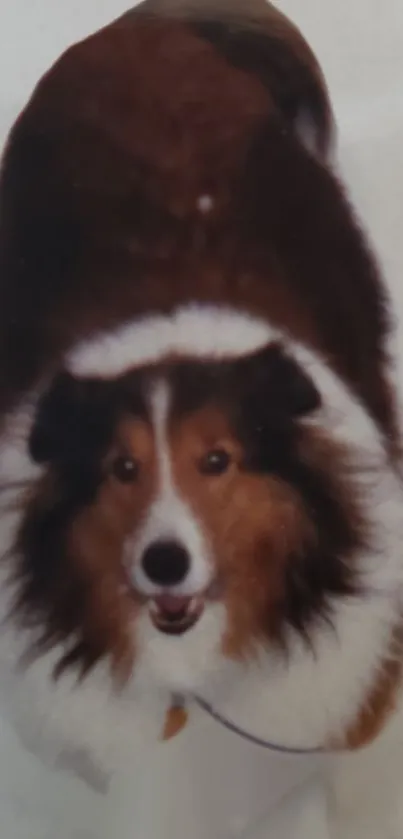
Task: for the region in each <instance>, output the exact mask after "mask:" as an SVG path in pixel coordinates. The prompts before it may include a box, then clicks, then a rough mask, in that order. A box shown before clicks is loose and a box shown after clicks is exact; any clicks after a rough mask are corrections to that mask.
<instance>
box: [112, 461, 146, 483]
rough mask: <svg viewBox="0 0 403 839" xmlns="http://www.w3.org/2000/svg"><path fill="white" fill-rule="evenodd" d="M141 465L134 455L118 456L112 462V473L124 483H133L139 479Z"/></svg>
mask: <svg viewBox="0 0 403 839" xmlns="http://www.w3.org/2000/svg"><path fill="white" fill-rule="evenodd" d="M139 471H140V465H139V462H138V461H137V460H135V459H134V458H133V457H124V456H120V457H117V458H116V460H115V461H114V462H113V464H112V473H113V475H114V476H115V478H117V480H118V481H120V482H121V483H122V484H132V483H134V481H136V480H137V478H138V474H139Z"/></svg>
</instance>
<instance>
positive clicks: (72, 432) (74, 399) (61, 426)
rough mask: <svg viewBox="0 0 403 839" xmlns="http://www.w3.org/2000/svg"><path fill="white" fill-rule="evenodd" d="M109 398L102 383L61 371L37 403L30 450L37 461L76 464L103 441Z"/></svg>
mask: <svg viewBox="0 0 403 839" xmlns="http://www.w3.org/2000/svg"><path fill="white" fill-rule="evenodd" d="M110 415H111V400H110V399H109V400H106V399H105V396H104V393H103V390H102V386H101V387H100V386H99V385H98V383H96V382H90V383H88V382H80V381H79V380H77V379H75V378H74V377H73V376H71V375H70V374H69V373H61V374H60V375H58V376H57V377H56V379H55V380H54V382H53V383H52V385H51V386H50V388H49V389H48V390H47V391H46V393H45V394H44V395H43V396H42V399H41V400H40V402H39V405H38V410H37V414H36V418H35V422H34V425H33V428H32V430H31V435H30V439H29V451H30V454H31V457H32V458H33V460H35V461H36V462H37V463H55V462H58V463H62V462H64V463H77V462H80V461H81V460H82V459H83V460H86V459H87V458H88V456H89V455H90V453H91V452H93V451H94V449H95V448H96V449H98V448H100V447H101V446H102V444H103V443H104V442H105V438H106V434H107V431H108V430H109V429H110V420H111V416H110Z"/></svg>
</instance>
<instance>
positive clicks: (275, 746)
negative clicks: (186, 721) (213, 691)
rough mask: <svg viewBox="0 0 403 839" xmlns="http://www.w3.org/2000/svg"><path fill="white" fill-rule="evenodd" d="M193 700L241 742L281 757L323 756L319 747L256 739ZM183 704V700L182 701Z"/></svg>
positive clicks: (217, 713) (202, 701)
mask: <svg viewBox="0 0 403 839" xmlns="http://www.w3.org/2000/svg"><path fill="white" fill-rule="evenodd" d="M193 699H194V701H195V702H196V704H197V705H198V706H199V708H201V709H202V710H203V711H205V713H206V714H208V715H209V716H210V717H212V719H213V720H215V721H216V722H218V723H219V724H220V725H222V726H223V727H224V728H226V729H227V731H231V732H232V733H233V734H237V735H238V737H241V738H242V739H243V740H247V741H248V742H249V743H253V744H254V745H255V746H260V748H263V749H269V751H271V752H276V753H277V754H283V755H317V754H324V753H325V749H323V748H321V747H320V746H317V747H311V748H302V747H297V746H282V745H280V743H273V742H272V741H270V740H264V739H263V738H262V737H256V736H255V735H254V734H249V732H247V731H244V729H243V728H240V727H239V726H238V725H236V724H235V723H233V722H231V721H230V720H228V719H227V718H226V717H224V716H223V715H222V714H220V713H219V711H216V709H215V708H213V706H212V705H210V703H209V702H207V701H206V700H205V699H202V697H201V696H197V695H193ZM182 703H183V700H182Z"/></svg>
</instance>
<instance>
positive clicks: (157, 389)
mask: <svg viewBox="0 0 403 839" xmlns="http://www.w3.org/2000/svg"><path fill="white" fill-rule="evenodd" d="M150 406H151V416H152V422H153V428H154V435H155V444H156V454H157V463H158V490H157V495H156V497H155V499H154V501H153V503H152V504H151V507H150V509H149V511H148V513H147V515H146V518H145V520H144V523H143V526H142V528H141V530H140V533H139V535H138V536H137V538H136V540H135V543H134V545H133V543H132V545H131V546H130V548H129V556H128V562H129V563H130V562H131V563H132V566H133V571H132V573H133V580H134V584H135V586H136V588H137V589H139V590H140V591H141V592H142V593H143V594H146V595H156V594H158V593H160V591H161V587H160V586H158V585H155V584H154V583H152V582H151V580H149V578H148V577H147V576H146V574H145V573H144V571H143V568H142V564H141V560H142V557H143V555H144V551H146V550H147V548H148V547H149V546H150V545H152V544H153V543H155V542H167V541H173V542H178V543H179V544H180V545H181V546H183V547H184V548H186V550H187V551H188V553H189V559H190V568H189V572H188V574H187V576H186V578H185V579H184V581H183V582H182V583H180V584H178V585H176V586H172V587H171V591H172V592H173V593H175V594H178V595H193V594H196V593H198V592H201V591H203V590H204V589H205V588H206V587H207V585H208V584H209V582H210V580H211V576H212V567H211V563H210V561H209V555H208V548H207V544H206V539H205V537H204V536H203V533H202V529H201V526H200V524H199V523H198V521H197V520H196V518H195V515H194V513H193V512H192V510H191V508H190V507H189V506H188V504H187V503H186V501H185V499H183V498H182V497H181V496H180V493H179V491H178V489H177V487H176V486H175V483H174V480H173V475H172V460H171V453H170V450H169V443H168V437H167V424H168V420H169V408H170V393H169V388H168V385H167V384H166V383H165V382H164V381H158V382H157V383H155V384H154V386H153V389H152V392H151V397H150Z"/></svg>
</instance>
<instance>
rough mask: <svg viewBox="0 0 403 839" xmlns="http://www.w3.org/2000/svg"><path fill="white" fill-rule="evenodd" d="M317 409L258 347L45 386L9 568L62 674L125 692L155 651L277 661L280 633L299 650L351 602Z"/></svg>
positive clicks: (349, 558) (338, 450)
mask: <svg viewBox="0 0 403 839" xmlns="http://www.w3.org/2000/svg"><path fill="white" fill-rule="evenodd" d="M320 404H321V395H320V393H319V392H318V390H317V388H316V386H315V384H314V382H313V381H312V380H311V378H310V377H309V375H308V374H307V373H305V372H304V370H303V368H302V367H301V366H300V365H299V364H298V363H297V361H295V360H294V359H293V358H292V357H291V356H289V355H288V354H287V352H286V351H285V350H284V349H283V347H282V346H281V345H279V344H276V343H272V344H269V345H268V346H266V347H264V348H263V349H262V350H259V351H257V352H255V353H253V354H251V355H247V356H244V357H242V358H240V359H236V360H228V361H206V360H204V361H203V360H192V359H181V358H175V357H173V358H168V359H164V360H163V362H162V363H157V364H153V365H149V366H145V367H142V368H137V369H134V370H131V371H128V372H126V373H124V374H123V375H121V376H118V377H115V378H111V379H100V378H98V379H87V378H80V379H79V378H75V377H74V376H73V375H71V374H70V373H67V372H65V373H61V374H60V375H58V376H57V377H56V378H55V379H54V381H53V382H52V383H51V384H50V386H49V388H48V389H47V391H46V393H45V394H44V396H43V397H42V399H41V401H40V403H39V407H38V410H37V414H36V418H35V422H34V425H33V427H32V431H31V435H30V440H29V449H30V456H31V458H32V459H33V460H35V461H36V462H37V463H38V464H40V465H41V466H42V476H41V477H40V478H39V480H38V481H37V482H36V483H35V484H34V486H33V487H32V488H31V489H30V491H29V493H28V495H27V496H26V497H25V502H24V510H23V514H22V517H21V524H20V527H19V531H18V537H17V555H18V557H19V563H20V564H19V585H20V599H19V607H20V609H21V610H22V614H25V615H27V616H29V617H30V618H31V619H32V618H34V621H35V622H36V624H37V626H39V627H40V630H41V635H42V640H43V642H44V643H45V644H47V643H49V642H50V643H54V642H55V643H57V642H62V644H63V650H64V658H63V660H62V662H61V665H62V667H64V666H69V665H79V666H80V667H81V668H82V669H83V670H84V671H85V670H86V669H89V668H90V667H91V666H92V665H93V664H94V663H95V662H96V661H97V660H99V659H101V658H103V657H108V658H109V659H110V661H111V662H112V665H113V667H114V668H115V669H116V670H117V671H119V672H120V673H121V675H123V676H124V677H127V676H128V675H129V674H130V673H132V672H135V668H136V661H137V660H138V659H139V658H140V657H141V658H142V660H144V657H147V655H148V651H149V650H152V656H153V657H154V660H155V656H156V654H157V656H158V649H159V645H160V647H161V654H162V655H163V656H166V655H168V654H169V649H170V647H169V646H168V647H167V644H169V643H171V644H172V650H173V649H174V648H175V650H176V652H179V654H180V650H181V644H183V645H186V650H187V655H188V654H189V655H190V656H192V645H193V643H194V644H195V645H196V647H195V649H196V648H197V650H198V655H199V654H201V656H202V658H203V662H204V663H203V666H208V667H210V666H211V665H212V664H214V660H216V659H217V656H218V657H222V656H223V655H224V656H226V657H228V658H230V659H232V658H240V657H244V656H249V655H253V654H254V651H255V650H256V649H258V648H259V646H260V645H261V644H265V645H266V644H277V645H286V638H287V631H288V630H289V629H290V628H294V629H295V630H296V631H298V632H301V633H303V634H304V635H305V636H306V637H307V638H309V632H310V627H311V625H312V624H315V622H317V620H318V618H319V617H320V616H323V615H326V614H327V612H328V611H329V609H330V608H331V603H332V598H335V597H336V598H337V596H338V595H344V594H346V593H347V592H349V591H350V590H351V589H352V587H353V586H354V572H353V567H354V562H353V556H354V552H355V550H356V549H357V548H358V547H359V546H360V544H361V538H362V521H361V517H360V513H359V510H358V501H357V499H356V498H355V496H354V492H353V487H352V485H351V480H350V478H349V477H348V475H349V471H348V468H346V466H347V459H348V458H347V454H346V452H345V451H344V450H343V449H342V447H341V446H340V445H339V444H337V443H336V442H335V441H334V440H332V439H331V438H330V437H329V435H328V434H326V433H325V432H324V431H322V430H321V429H320V426H319V424H318V423H316V422H313V421H312V420H313V419H314V418H315V415H316V413H317V412H318V410H320ZM183 649H185V646H184V647H183ZM150 654H151V653H150ZM206 658H208V659H211V661H210V660H209V661H206Z"/></svg>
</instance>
